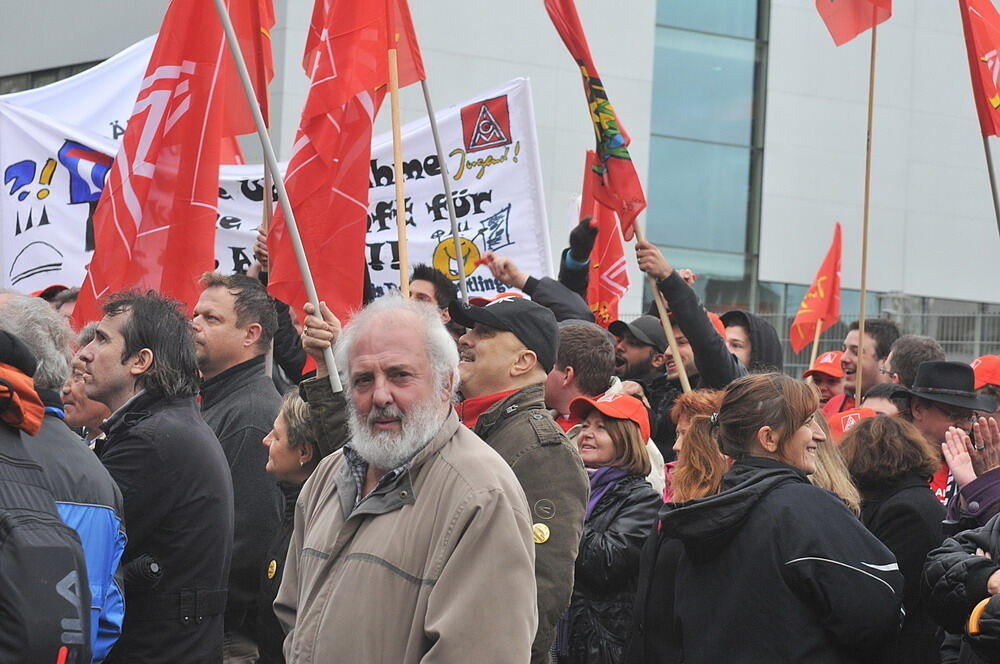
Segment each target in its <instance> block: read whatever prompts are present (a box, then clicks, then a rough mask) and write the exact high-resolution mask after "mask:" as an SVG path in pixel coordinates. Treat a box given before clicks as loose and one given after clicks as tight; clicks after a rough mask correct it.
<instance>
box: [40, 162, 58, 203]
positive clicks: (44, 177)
mask: <svg viewBox="0 0 1000 664" xmlns="http://www.w3.org/2000/svg"><path fill="white" fill-rule="evenodd" d="M55 172H56V160H55V159H49V160H47V161H46V162H45V165H44V166H42V174H41V176H40V177H39V178H38V184H41V185H44V186H46V187H47V186H49V185H50V184H52V175H53V174H54V173H55ZM36 195H37V196H38V200H44V199H45V198H48V195H49V190H48V189H39V190H38V194H36Z"/></svg>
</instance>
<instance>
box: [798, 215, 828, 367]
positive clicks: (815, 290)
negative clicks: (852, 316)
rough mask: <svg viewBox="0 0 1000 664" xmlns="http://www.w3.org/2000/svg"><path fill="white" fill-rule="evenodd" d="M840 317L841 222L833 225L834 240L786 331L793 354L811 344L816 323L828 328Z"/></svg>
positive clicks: (823, 328)
mask: <svg viewBox="0 0 1000 664" xmlns="http://www.w3.org/2000/svg"><path fill="white" fill-rule="evenodd" d="M838 320H840V223H837V224H836V225H835V226H834V230H833V242H832V243H831V244H830V249H829V250H828V251H827V252H826V258H824V259H823V264H822V265H820V266H819V271H818V272H817V273H816V278H815V279H813V282H812V285H811V286H810V287H809V290H807V291H806V294H805V296H804V297H803V298H802V303H801V304H800V305H799V311H798V313H797V314H795V320H793V321H792V327H791V329H790V330H789V331H788V338H789V341H791V343H792V348H793V349H794V350H795V352H796V353H801V352H802V349H803V348H805V347H806V346H808V345H809V344H810V343H812V340H813V339H814V338H815V336H816V323H817V322H820V323H821V327H820V332H823V331H825V330H829V329H830V328H831V327H833V326H834V325H836V324H837V321H838Z"/></svg>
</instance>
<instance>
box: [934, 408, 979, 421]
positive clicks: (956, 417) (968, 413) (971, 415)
mask: <svg viewBox="0 0 1000 664" xmlns="http://www.w3.org/2000/svg"><path fill="white" fill-rule="evenodd" d="M934 407H935V408H937V409H938V411H940V412H941V413H942V414H944V416H945V417H947V418H948V419H949V420H951V421H952V422H967V423H969V424H974V423H975V422H976V419H977V418H978V416H977V415H976V411H974V410H968V409H966V408H949V407H947V406H945V405H943V404H939V403H935V404H934Z"/></svg>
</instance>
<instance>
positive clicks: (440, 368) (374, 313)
mask: <svg viewBox="0 0 1000 664" xmlns="http://www.w3.org/2000/svg"><path fill="white" fill-rule="evenodd" d="M389 312H409V313H411V314H413V315H414V316H415V317H416V318H417V320H418V321H419V326H418V327H417V329H415V330H413V332H414V333H419V332H420V331H423V335H424V341H425V344H424V348H425V349H426V351H427V363H428V364H429V365H430V367H431V371H433V372H434V375H435V377H436V378H437V381H438V386H439V387H440V388H441V389H442V390H444V389H447V388H448V385H449V381H450V383H451V393H450V394H449V397H452V396H454V393H455V390H456V389H457V388H458V349H457V348H456V347H455V340H454V339H452V337H451V335H450V334H448V330H446V329H445V327H444V323H442V322H441V318H440V316H439V315H438V312H437V310H436V309H435V308H434V307H433V306H431V305H429V304H425V303H423V302H417V301H415V300H406V299H404V298H403V297H402V296H401V295H397V294H395V293H393V294H391V295H386V296H384V297H381V298H379V299H377V300H375V301H374V302H372V303H371V304H369V305H368V306H367V307H365V308H364V309H362V310H361V311H360V312H359V313H358V314H357V315H356V316H355V317H354V318H353V319H351V322H350V323H348V325H347V327H345V328H344V331H343V332H342V333H341V335H340V337H339V338H338V339H337V343H336V345H335V346H334V355H335V358H336V360H337V368H338V370H339V371H340V373H341V377H342V378H343V384H344V392H345V395H346V396H348V397H350V394H351V381H350V380H349V375H350V370H349V358H350V356H351V349H352V348H353V347H354V343H355V342H356V341H357V340H358V338H359V337H360V336H361V334H362V332H363V331H364V330H365V328H367V327H368V325H370V324H372V321H373V320H374V319H376V318H378V317H380V316H381V315H382V314H384V313H389Z"/></svg>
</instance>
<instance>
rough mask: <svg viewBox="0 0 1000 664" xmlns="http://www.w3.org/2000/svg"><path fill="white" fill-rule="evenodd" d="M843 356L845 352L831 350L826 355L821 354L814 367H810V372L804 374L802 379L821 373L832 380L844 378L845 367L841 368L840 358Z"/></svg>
mask: <svg viewBox="0 0 1000 664" xmlns="http://www.w3.org/2000/svg"><path fill="white" fill-rule="evenodd" d="M843 355H844V353H843V351H839V350H829V351H827V352H825V353H820V354H819V356H818V357H817V358H816V361H815V362H813V365H812V366H811V367H809V370H808V371H805V372H804V373H803V374H802V377H803V378H806V377H808V376H812V375H813V374H818V373H821V374H826V375H827V376H831V377H832V378H843V377H844V367H842V366H840V358H841V357H843Z"/></svg>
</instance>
